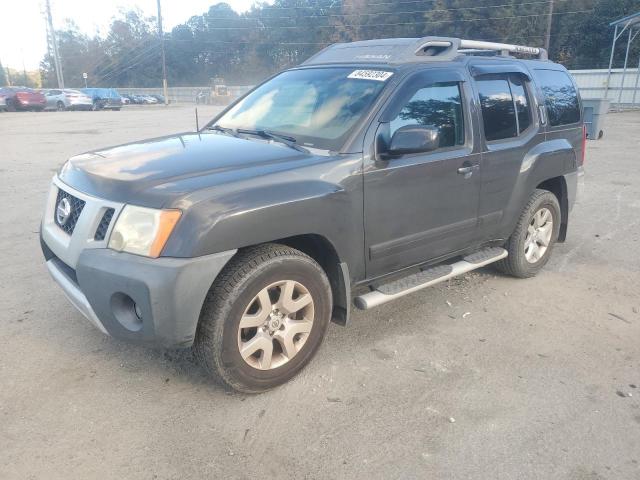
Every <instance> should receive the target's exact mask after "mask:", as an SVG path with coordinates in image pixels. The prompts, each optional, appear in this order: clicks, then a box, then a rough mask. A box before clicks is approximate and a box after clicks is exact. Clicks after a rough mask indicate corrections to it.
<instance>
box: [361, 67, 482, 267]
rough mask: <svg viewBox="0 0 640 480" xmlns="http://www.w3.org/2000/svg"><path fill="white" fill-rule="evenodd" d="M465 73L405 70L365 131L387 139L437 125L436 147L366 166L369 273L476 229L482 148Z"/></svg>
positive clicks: (440, 249) (439, 251)
mask: <svg viewBox="0 0 640 480" xmlns="http://www.w3.org/2000/svg"><path fill="white" fill-rule="evenodd" d="M471 96H472V92H471V90H470V88H469V86H468V77H467V76H466V75H465V72H464V71H461V70H458V69H455V68H429V69H425V70H423V71H419V72H416V73H414V74H413V75H410V76H409V77H408V78H407V79H406V80H405V81H404V82H403V83H401V84H400V86H399V87H398V88H397V90H396V92H395V94H394V95H393V96H392V97H391V98H390V100H389V101H388V102H387V105H386V106H385V108H384V109H383V111H382V114H381V115H380V117H379V118H378V122H374V124H373V125H372V127H371V130H372V131H373V132H375V134H371V135H367V138H368V142H369V145H370V144H371V143H374V142H375V141H376V140H375V139H380V138H387V139H390V138H391V137H392V136H393V133H394V132H395V131H396V130H397V129H399V128H400V127H402V126H405V125H426V126H432V127H436V128H437V130H438V132H439V138H440V140H439V147H438V148H437V149H436V150H434V151H430V152H428V153H416V154H406V155H402V156H400V157H396V158H392V159H389V160H380V159H375V158H374V159H371V160H370V161H369V162H368V164H366V165H365V172H364V222H365V225H364V226H365V252H366V264H367V275H368V276H369V277H376V276H380V275H383V274H385V273H389V272H392V271H395V270H398V269H401V268H404V267H408V266H411V265H416V264H419V263H424V262H426V261H429V260H433V259H436V258H438V257H441V256H445V255H447V254H450V253H452V252H455V251H457V250H459V249H462V248H466V247H468V246H469V245H470V244H471V243H472V242H473V239H474V237H475V236H476V234H477V230H476V227H477V213H478V211H477V209H478V198H479V192H480V176H479V164H480V154H479V152H477V151H475V149H474V134H473V125H472V121H471V115H470V111H469V108H468V105H469V102H468V100H469V98H471Z"/></svg>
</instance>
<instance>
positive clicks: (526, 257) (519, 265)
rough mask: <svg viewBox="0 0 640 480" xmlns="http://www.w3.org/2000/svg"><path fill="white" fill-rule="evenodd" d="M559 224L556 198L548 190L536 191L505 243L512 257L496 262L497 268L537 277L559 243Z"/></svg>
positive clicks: (519, 274) (506, 271)
mask: <svg viewBox="0 0 640 480" xmlns="http://www.w3.org/2000/svg"><path fill="white" fill-rule="evenodd" d="M560 221H561V213H560V204H559V203H558V199H557V198H556V196H555V195H554V194H553V193H551V192H549V191H547V190H540V189H537V190H535V191H534V192H533V195H531V198H530V199H529V202H528V203H527V205H526V206H525V208H524V210H523V211H522V214H521V215H520V219H519V220H518V224H517V225H516V228H515V230H514V232H513V233H512V234H511V236H510V237H509V239H508V240H507V243H506V244H505V248H506V249H507V251H508V252H509V255H508V256H507V257H506V258H504V259H502V260H500V261H499V262H497V263H496V267H497V268H498V269H499V270H500V271H502V272H503V273H507V274H509V275H513V276H514V277H520V278H528V277H533V276H534V275H536V274H537V273H538V272H539V271H540V270H541V269H542V267H544V266H545V265H546V263H547V262H548V261H549V258H550V257H551V251H552V249H553V246H554V245H555V243H556V241H557V240H558V233H559V232H560Z"/></svg>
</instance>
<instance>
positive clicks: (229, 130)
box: [207, 125, 238, 137]
mask: <svg viewBox="0 0 640 480" xmlns="http://www.w3.org/2000/svg"><path fill="white" fill-rule="evenodd" d="M207 130H215V131H216V132H222V133H225V134H227V135H231V136H232V137H237V136H238V133H237V132H236V131H235V130H234V129H233V128H227V127H222V126H220V125H212V126H211V127H207Z"/></svg>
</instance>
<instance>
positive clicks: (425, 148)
mask: <svg viewBox="0 0 640 480" xmlns="http://www.w3.org/2000/svg"><path fill="white" fill-rule="evenodd" d="M439 145H440V132H439V131H438V129H437V128H436V127H434V126H431V125H405V126H404V127H400V128H399V129H398V130H396V131H395V133H394V134H393V136H392V137H391V142H390V145H389V151H388V153H389V155H405V154H408V153H422V152H431V151H432V150H435V149H436V148H438V146H439Z"/></svg>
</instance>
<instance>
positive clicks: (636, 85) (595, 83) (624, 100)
mask: <svg viewBox="0 0 640 480" xmlns="http://www.w3.org/2000/svg"><path fill="white" fill-rule="evenodd" d="M571 74H572V75H573V78H575V79H576V82H577V83H578V87H579V88H580V94H581V95H582V98H585V99H592V98H605V91H606V92H607V94H606V98H609V100H611V104H612V105H614V106H615V107H616V108H629V107H640V69H637V68H628V69H627V72H626V74H624V71H623V69H622V68H618V69H613V70H612V72H611V78H610V81H609V88H608V89H607V69H601V70H571ZM623 76H624V84H623ZM251 88H252V87H251V86H228V87H227V89H228V91H229V97H228V99H229V100H231V99H234V98H237V97H239V96H240V95H243V94H244V93H246V92H247V91H248V90H249V89H251ZM210 90H211V89H210V88H209V87H170V88H169V100H170V101H171V102H172V103H195V101H196V97H197V96H198V94H199V93H200V92H205V93H206V94H207V95H208V94H209V92H210ZM118 91H119V92H120V93H123V94H129V95H141V94H154V95H155V94H160V95H161V94H162V88H119V89H118ZM222 103H224V100H223V102H222Z"/></svg>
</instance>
